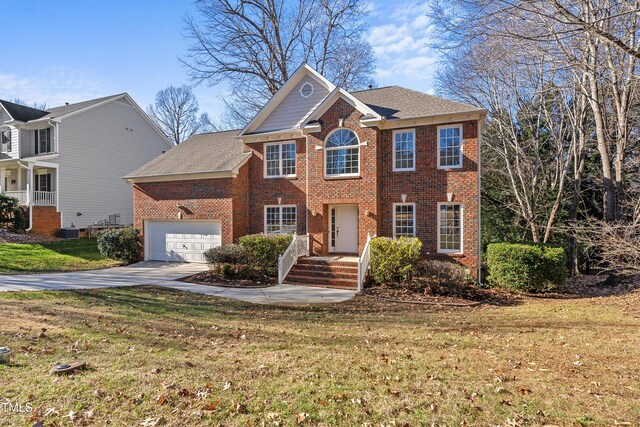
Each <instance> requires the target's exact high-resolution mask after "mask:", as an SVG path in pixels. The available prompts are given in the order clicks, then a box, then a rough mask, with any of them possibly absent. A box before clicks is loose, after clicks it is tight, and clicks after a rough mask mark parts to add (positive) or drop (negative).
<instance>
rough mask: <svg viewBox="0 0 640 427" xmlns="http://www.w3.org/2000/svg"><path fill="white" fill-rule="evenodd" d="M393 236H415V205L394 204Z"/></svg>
mask: <svg viewBox="0 0 640 427" xmlns="http://www.w3.org/2000/svg"><path fill="white" fill-rule="evenodd" d="M395 210H396V212H395V213H396V218H395V224H394V227H395V236H396V237H415V205H396V207H395Z"/></svg>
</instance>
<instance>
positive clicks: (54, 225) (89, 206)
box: [0, 93, 173, 234]
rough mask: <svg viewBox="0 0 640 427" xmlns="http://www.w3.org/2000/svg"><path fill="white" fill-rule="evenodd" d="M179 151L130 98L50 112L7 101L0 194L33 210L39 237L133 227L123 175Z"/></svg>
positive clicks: (2, 111)
mask: <svg viewBox="0 0 640 427" xmlns="http://www.w3.org/2000/svg"><path fill="white" fill-rule="evenodd" d="M171 147H173V145H172V144H171V142H170V141H169V140H168V139H167V138H166V137H165V136H164V135H163V134H162V133H161V132H160V130H159V129H158V128H157V127H156V126H155V125H154V123H153V122H152V121H151V119H149V117H148V116H147V115H146V114H145V112H144V111H143V110H142V109H141V108H140V107H139V106H138V105H137V104H136V103H135V101H134V100H133V99H132V98H131V97H130V96H129V95H128V94H126V93H122V94H118V95H113V96H108V97H104V98H99V99H93V100H90V101H84V102H79V103H75V104H67V105H63V106H61V107H56V108H50V109H47V110H46V111H43V110H38V109H34V108H29V107H25V106H23V105H18V104H14V103H12V102H7V101H2V100H0V193H4V194H7V195H10V196H13V197H16V198H17V199H18V200H19V201H20V204H22V205H25V206H28V207H29V208H30V209H29V212H30V216H31V218H32V220H31V222H30V224H31V225H30V229H32V230H33V231H35V232H40V233H46V234H54V233H56V232H57V231H58V230H59V229H60V228H68V227H72V226H73V227H76V228H80V229H83V228H86V227H87V226H89V225H93V224H98V223H101V222H104V221H111V222H112V223H113V222H116V221H117V223H118V224H122V225H131V224H133V195H132V190H131V186H129V185H128V184H127V183H126V182H124V181H123V180H122V176H124V175H126V174H127V173H128V172H129V171H131V170H133V169H136V168H138V167H139V166H141V165H143V164H145V163H147V162H149V161H150V160H152V159H154V158H155V157H157V156H159V155H160V154H162V153H163V152H164V151H167V150H168V149H170V148H171Z"/></svg>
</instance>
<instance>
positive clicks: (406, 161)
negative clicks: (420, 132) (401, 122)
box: [395, 132, 415, 169]
mask: <svg viewBox="0 0 640 427" xmlns="http://www.w3.org/2000/svg"><path fill="white" fill-rule="evenodd" d="M414 135H415V134H414V133H413V132H399V133H396V134H395V154H396V164H395V168H396V169H413V168H414V167H415V166H414V165H415V140H414Z"/></svg>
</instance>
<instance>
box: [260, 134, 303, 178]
mask: <svg viewBox="0 0 640 427" xmlns="http://www.w3.org/2000/svg"><path fill="white" fill-rule="evenodd" d="M264 171H265V172H264V176H265V177H267V178H281V177H294V176H296V143H295V142H277V143H274V144H265V147H264Z"/></svg>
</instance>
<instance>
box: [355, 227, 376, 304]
mask: <svg viewBox="0 0 640 427" xmlns="http://www.w3.org/2000/svg"><path fill="white" fill-rule="evenodd" d="M375 237H376V235H375V234H374V235H373V237H371V234H370V233H367V243H365V245H364V249H363V250H362V255H360V258H358V292H361V291H362V285H363V284H364V279H366V277H367V271H368V270H369V263H370V261H371V241H372V240H373V239H375Z"/></svg>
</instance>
